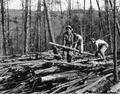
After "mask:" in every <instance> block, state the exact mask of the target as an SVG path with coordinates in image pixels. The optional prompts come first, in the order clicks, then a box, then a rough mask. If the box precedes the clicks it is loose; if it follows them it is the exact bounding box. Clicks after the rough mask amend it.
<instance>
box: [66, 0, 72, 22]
mask: <svg viewBox="0 0 120 94" xmlns="http://www.w3.org/2000/svg"><path fill="white" fill-rule="evenodd" d="M71 16H72V15H71V0H68V14H67V18H68V20H70V19H71ZM69 24H70V23H69Z"/></svg>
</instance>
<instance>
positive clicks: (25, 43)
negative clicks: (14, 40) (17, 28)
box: [23, 0, 28, 55]
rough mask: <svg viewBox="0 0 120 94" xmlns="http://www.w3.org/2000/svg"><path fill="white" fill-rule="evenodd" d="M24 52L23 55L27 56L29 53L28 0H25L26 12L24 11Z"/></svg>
mask: <svg viewBox="0 0 120 94" xmlns="http://www.w3.org/2000/svg"><path fill="white" fill-rule="evenodd" d="M24 11H25V12H24V14H25V16H24V48H23V49H24V50H23V54H24V55H26V52H27V51H28V46H27V40H28V39H27V38H28V37H27V16H28V0H25V10H24Z"/></svg>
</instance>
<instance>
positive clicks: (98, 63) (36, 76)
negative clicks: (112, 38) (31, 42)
mask: <svg viewBox="0 0 120 94" xmlns="http://www.w3.org/2000/svg"><path fill="white" fill-rule="evenodd" d="M117 67H118V76H119V77H120V59H119V58H118V65H117ZM113 68H114V63H113V56H112V55H109V56H107V61H103V60H101V59H99V58H95V57H93V56H89V55H86V54H83V55H79V56H78V55H74V56H73V60H72V62H70V63H68V62H66V60H62V59H61V60H56V59H54V55H53V53H52V51H48V52H43V53H42V57H41V56H40V57H39V59H37V60H36V59H35V57H34V56H33V55H32V56H26V57H19V58H16V59H13V58H11V59H10V58H9V59H6V60H5V61H4V62H1V63H0V94H56V93H57V94H83V93H108V94H109V93H118V92H119V93H120V83H119V82H118V83H115V82H114V75H113V71H114V70H113Z"/></svg>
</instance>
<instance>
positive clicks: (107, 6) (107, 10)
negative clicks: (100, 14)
mask: <svg viewBox="0 0 120 94" xmlns="http://www.w3.org/2000/svg"><path fill="white" fill-rule="evenodd" d="M105 10H106V22H107V30H108V32H109V34H110V44H111V45H110V47H111V52H113V41H112V40H113V39H112V31H111V28H110V12H109V2H108V0H105Z"/></svg>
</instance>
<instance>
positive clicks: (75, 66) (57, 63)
mask: <svg viewBox="0 0 120 94" xmlns="http://www.w3.org/2000/svg"><path fill="white" fill-rule="evenodd" d="M48 62H49V61H48ZM50 62H52V63H53V65H55V66H61V67H66V68H71V69H81V68H90V67H92V65H91V64H81V63H68V62H62V61H57V60H53V61H50Z"/></svg>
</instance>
